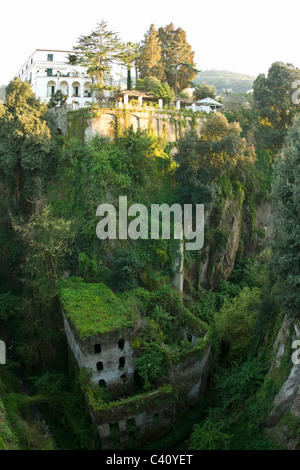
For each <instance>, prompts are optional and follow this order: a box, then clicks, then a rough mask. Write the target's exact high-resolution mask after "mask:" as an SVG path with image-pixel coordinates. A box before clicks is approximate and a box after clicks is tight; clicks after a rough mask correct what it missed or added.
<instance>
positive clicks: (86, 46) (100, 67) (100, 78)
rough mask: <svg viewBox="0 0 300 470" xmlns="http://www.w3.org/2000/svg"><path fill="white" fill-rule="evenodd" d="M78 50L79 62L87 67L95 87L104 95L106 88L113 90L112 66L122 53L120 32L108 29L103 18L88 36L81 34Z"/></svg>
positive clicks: (100, 95) (76, 48)
mask: <svg viewBox="0 0 300 470" xmlns="http://www.w3.org/2000/svg"><path fill="white" fill-rule="evenodd" d="M74 51H76V57H77V59H76V60H77V63H79V64H81V65H83V66H84V67H86V68H87V72H88V74H89V75H90V76H91V77H92V78H93V87H94V89H95V90H97V91H98V94H99V97H100V98H102V97H103V92H104V90H112V89H113V86H112V85H111V84H110V81H111V68H112V65H113V64H114V63H116V62H118V61H119V59H120V55H121V53H122V45H121V41H120V39H119V37H118V34H117V33H115V32H114V31H110V30H108V27H107V22H106V21H104V20H102V21H101V23H98V24H97V27H96V29H95V30H94V31H92V32H91V33H90V34H89V35H88V36H80V37H79V38H78V41H77V45H76V46H75V47H74Z"/></svg>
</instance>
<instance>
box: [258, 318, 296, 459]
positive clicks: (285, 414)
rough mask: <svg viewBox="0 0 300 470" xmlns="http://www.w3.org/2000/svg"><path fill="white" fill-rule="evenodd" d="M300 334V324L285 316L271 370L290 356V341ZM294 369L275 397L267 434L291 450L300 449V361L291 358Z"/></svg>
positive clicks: (275, 371)
mask: <svg viewBox="0 0 300 470" xmlns="http://www.w3.org/2000/svg"><path fill="white" fill-rule="evenodd" d="M296 339H300V337H299V328H298V325H297V324H296V323H295V322H293V321H292V320H291V319H289V318H288V317H285V318H284V320H283V323H282V326H281V328H280V330H279V333H278V335H277V338H276V341H275V343H274V347H273V351H274V359H273V363H272V365H271V372H272V373H273V374H276V373H277V372H278V371H279V367H280V366H281V363H282V361H283V360H284V359H286V355H287V354H289V349H288V344H289V342H294V341H295V340H296ZM290 361H291V370H290V373H289V376H288V378H287V379H286V380H285V381H284V383H283V385H282V387H281V389H280V390H279V392H278V393H277V395H276V396H275V398H274V400H273V408H272V410H271V413H270V415H269V417H268V419H267V421H266V428H265V432H266V434H267V435H268V436H269V437H270V438H271V439H272V440H273V441H274V442H276V444H277V445H279V446H281V447H282V448H285V449H289V450H295V449H297V450H299V449H300V364H294V363H293V361H292V355H291V358H290Z"/></svg>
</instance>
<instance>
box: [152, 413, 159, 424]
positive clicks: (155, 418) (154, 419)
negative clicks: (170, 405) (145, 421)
mask: <svg viewBox="0 0 300 470" xmlns="http://www.w3.org/2000/svg"><path fill="white" fill-rule="evenodd" d="M153 422H154V423H159V422H160V418H159V413H155V415H153Z"/></svg>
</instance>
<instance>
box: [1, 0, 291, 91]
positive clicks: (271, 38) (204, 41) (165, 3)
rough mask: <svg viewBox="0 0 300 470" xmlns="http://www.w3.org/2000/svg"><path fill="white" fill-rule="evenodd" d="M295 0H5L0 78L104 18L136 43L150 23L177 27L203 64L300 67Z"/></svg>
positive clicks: (250, 69)
mask: <svg viewBox="0 0 300 470" xmlns="http://www.w3.org/2000/svg"><path fill="white" fill-rule="evenodd" d="M299 13H300V3H299V1H297V0H284V1H280V2H279V1H276V0H251V1H249V2H245V1H241V0H240V1H238V0H226V1H225V0H209V1H207V2H203V1H202V2H201V1H199V0H189V1H184V0H180V1H179V0H151V1H147V2H146V1H137V0H130V1H124V0H122V1H120V0H88V1H87V0H86V1H80V2H78V1H76V0H72V1H71V0H59V1H58V0H51V1H48V2H45V1H43V0H30V1H25V0H13V1H10V0H8V1H7V0H6V1H5V2H3V4H2V5H1V16H0V18H1V25H0V63H1V68H0V85H2V84H3V85H4V84H7V83H8V82H9V81H10V80H11V79H12V78H13V77H14V75H15V74H16V73H17V71H18V69H19V68H20V67H21V66H22V64H23V63H24V62H25V61H26V60H27V59H28V58H29V56H30V55H31V54H32V52H34V50H35V49H61V50H72V49H73V46H74V45H76V41H77V38H78V37H79V36H81V35H88V34H90V32H91V31H92V30H93V29H95V27H96V25H97V23H99V22H100V21H101V20H102V19H103V20H105V21H107V23H108V28H109V29H110V30H113V31H115V32H118V33H119V36H120V38H121V39H122V40H123V41H124V42H127V41H131V42H139V41H141V40H142V39H143V37H144V34H145V33H146V31H147V30H148V29H149V26H150V24H151V23H154V24H155V26H156V28H159V27H160V26H166V25H167V24H170V23H171V22H173V24H174V26H175V28H178V27H181V28H183V29H184V30H185V31H186V33H187V39H188V42H189V43H190V45H191V46H192V49H193V50H194V51H195V61H196V64H197V68H198V69H200V70H210V69H223V70H230V71H233V72H240V73H249V74H252V75H258V74H259V73H267V71H268V69H269V67H270V66H271V64H272V63H273V62H275V61H283V62H286V63H288V62H289V63H292V64H293V65H295V66H297V67H299V68H300V47H299V42H300V41H299V18H300V15H299Z"/></svg>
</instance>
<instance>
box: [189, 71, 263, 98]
mask: <svg viewBox="0 0 300 470" xmlns="http://www.w3.org/2000/svg"><path fill="white" fill-rule="evenodd" d="M255 79H256V76H255V75H244V74H241V73H236V72H229V71H228V70H204V71H203V72H199V73H198V75H197V77H196V78H195V79H194V80H193V83H194V84H195V85H201V83H203V82H205V83H207V85H215V87H216V89H217V94H221V93H224V92H225V91H231V92H232V93H247V91H249V90H251V89H252V86H253V82H254V80H255Z"/></svg>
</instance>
